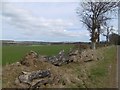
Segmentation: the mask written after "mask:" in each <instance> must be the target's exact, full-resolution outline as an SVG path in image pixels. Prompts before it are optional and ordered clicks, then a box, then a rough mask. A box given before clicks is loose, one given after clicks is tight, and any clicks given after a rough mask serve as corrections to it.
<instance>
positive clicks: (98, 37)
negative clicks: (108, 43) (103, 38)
mask: <svg viewBox="0 0 120 90" xmlns="http://www.w3.org/2000/svg"><path fill="white" fill-rule="evenodd" d="M97 41H98V43H100V28H98V40H97Z"/></svg>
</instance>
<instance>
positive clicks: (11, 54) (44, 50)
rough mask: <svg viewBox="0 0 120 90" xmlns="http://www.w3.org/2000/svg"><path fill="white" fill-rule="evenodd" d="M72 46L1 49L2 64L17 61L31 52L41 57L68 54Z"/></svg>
mask: <svg viewBox="0 0 120 90" xmlns="http://www.w3.org/2000/svg"><path fill="white" fill-rule="evenodd" d="M72 47H73V45H28V46H27V45H26V46H25V45H23V46H22V45H21V46H20V45H11V46H3V47H2V64H3V65H6V64H10V63H13V62H17V61H19V60H20V59H21V58H22V57H23V56H25V54H26V53H28V52H29V51H31V50H33V51H35V52H37V53H38V54H41V55H48V56H51V55H56V54H57V53H59V51H61V50H63V49H64V50H65V52H68V51H69V50H70V48H72Z"/></svg>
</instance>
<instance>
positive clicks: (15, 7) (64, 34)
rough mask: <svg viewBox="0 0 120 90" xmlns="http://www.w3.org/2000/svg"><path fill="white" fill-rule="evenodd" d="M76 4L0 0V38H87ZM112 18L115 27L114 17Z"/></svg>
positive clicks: (60, 39) (37, 39)
mask: <svg viewBox="0 0 120 90" xmlns="http://www.w3.org/2000/svg"><path fill="white" fill-rule="evenodd" d="M78 6H79V3H78V2H9V3H8V2H4V3H3V4H2V10H1V11H2V12H1V13H0V19H2V39H8V40H32V41H33V40H35V41H89V39H90V37H89V32H88V31H87V30H86V28H85V27H84V26H83V24H82V23H80V21H79V18H78V17H77V14H76V8H77V7H78ZM0 8H1V7H0ZM112 22H113V23H114V25H115V28H117V20H113V21H112ZM102 40H104V37H102Z"/></svg>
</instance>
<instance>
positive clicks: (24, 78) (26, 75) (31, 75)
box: [18, 70, 51, 84]
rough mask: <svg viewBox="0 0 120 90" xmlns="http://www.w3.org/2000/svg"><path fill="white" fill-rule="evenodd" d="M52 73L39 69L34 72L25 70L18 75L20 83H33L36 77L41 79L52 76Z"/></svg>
mask: <svg viewBox="0 0 120 90" xmlns="http://www.w3.org/2000/svg"><path fill="white" fill-rule="evenodd" d="M50 76H51V73H50V71H48V70H42V71H41V70H39V71H33V72H24V71H23V74H22V75H20V76H19V77H18V79H19V81H20V83H26V84H31V82H32V81H33V80H34V79H40V78H44V77H50Z"/></svg>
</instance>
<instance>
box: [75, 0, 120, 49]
mask: <svg viewBox="0 0 120 90" xmlns="http://www.w3.org/2000/svg"><path fill="white" fill-rule="evenodd" d="M117 4H118V3H117V2H92V1H91V2H81V3H80V7H78V8H77V14H78V16H79V17H80V21H81V22H82V23H83V24H84V25H85V26H86V27H87V30H88V31H89V32H90V37H91V38H90V40H91V42H92V49H95V48H96V47H95V45H96V42H97V41H99V35H100V27H101V26H104V25H106V21H107V20H110V19H111V18H110V17H108V16H107V13H108V12H110V11H112V10H113V9H114V8H115V7H116V6H117Z"/></svg>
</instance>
